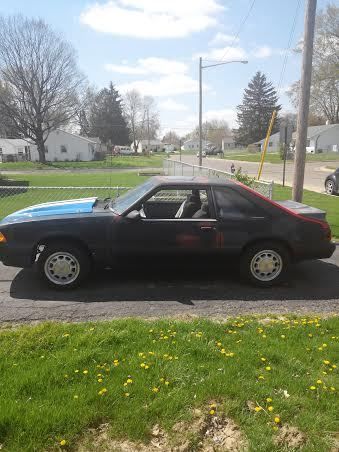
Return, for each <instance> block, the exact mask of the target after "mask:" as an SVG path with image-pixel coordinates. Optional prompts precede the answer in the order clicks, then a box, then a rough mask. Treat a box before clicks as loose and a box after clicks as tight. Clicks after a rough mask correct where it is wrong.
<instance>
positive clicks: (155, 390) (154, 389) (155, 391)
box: [152, 386, 159, 394]
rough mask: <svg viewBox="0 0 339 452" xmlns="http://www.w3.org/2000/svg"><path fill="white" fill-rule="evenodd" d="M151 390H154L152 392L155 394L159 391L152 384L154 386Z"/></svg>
mask: <svg viewBox="0 0 339 452" xmlns="http://www.w3.org/2000/svg"><path fill="white" fill-rule="evenodd" d="M152 392H154V393H155V394H156V393H157V392H159V388H157V387H156V386H154V388H152Z"/></svg>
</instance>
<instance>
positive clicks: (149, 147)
mask: <svg viewBox="0 0 339 452" xmlns="http://www.w3.org/2000/svg"><path fill="white" fill-rule="evenodd" d="M147 140H148V142H147V150H148V152H147V154H150V153H151V146H150V145H151V140H150V135H149V107H147Z"/></svg>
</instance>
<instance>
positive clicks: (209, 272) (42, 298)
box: [0, 246, 339, 322]
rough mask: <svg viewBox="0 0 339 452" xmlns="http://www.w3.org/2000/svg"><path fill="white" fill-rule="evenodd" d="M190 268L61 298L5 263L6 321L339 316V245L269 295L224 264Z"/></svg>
mask: <svg viewBox="0 0 339 452" xmlns="http://www.w3.org/2000/svg"><path fill="white" fill-rule="evenodd" d="M185 265H186V266H184V265H183V264H182V265H181V266H180V264H170V263H169V264H168V267H167V268H164V267H161V268H159V266H158V265H156V263H153V264H152V263H150V264H149V265H145V263H144V262H140V263H139V262H136V263H135V264H134V267H131V266H130V265H127V266H124V268H121V269H120V270H119V271H105V272H102V273H101V274H99V275H96V276H94V277H93V278H92V280H91V281H89V282H88V283H87V284H86V286H84V287H83V288H81V289H78V290H75V291H71V292H58V291H54V290H50V289H46V288H44V287H42V286H41V285H40V283H39V282H38V280H37V279H36V277H35V275H34V273H33V271H32V270H18V269H14V268H9V267H4V266H1V264H0V322H32V321H41V320H65V321H82V320H99V319H101V320H102V319H112V318H117V317H143V318H155V317H165V316H176V317H183V318H186V317H191V316H206V317H211V318H225V317H227V316H233V315H237V314H257V313H259V314H263V313H282V314H285V313H296V314H306V313H314V312H316V313H323V314H328V313H339V246H338V248H337V251H336V252H335V254H334V256H333V257H332V258H331V259H329V260H323V261H313V262H305V263H302V264H299V265H297V266H295V267H294V268H293V269H292V271H291V280H290V282H289V283H288V284H286V285H284V286H281V287H278V288H273V289H265V290H263V289H258V288H254V287H251V286H247V285H245V284H243V283H241V281H239V278H238V275H237V274H236V273H235V272H234V270H232V269H229V268H227V267H225V266H224V265H222V264H216V265H214V267H209V268H208V269H207V268H205V267H202V266H201V265H197V264H194V263H192V265H187V263H185ZM136 275H137V276H136Z"/></svg>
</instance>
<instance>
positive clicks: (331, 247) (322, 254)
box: [296, 242, 337, 260]
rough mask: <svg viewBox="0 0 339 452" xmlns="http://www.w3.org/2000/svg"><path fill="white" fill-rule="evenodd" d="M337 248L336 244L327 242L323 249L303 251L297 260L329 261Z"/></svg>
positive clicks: (313, 248)
mask: <svg viewBox="0 0 339 452" xmlns="http://www.w3.org/2000/svg"><path fill="white" fill-rule="evenodd" d="M336 247H337V245H336V244H335V243H334V242H327V243H326V244H322V246H321V247H317V248H315V247H310V249H307V250H303V251H302V252H301V253H298V255H297V256H296V257H297V260H308V259H328V258H330V257H331V256H332V254H333V253H334V251H335V250H336Z"/></svg>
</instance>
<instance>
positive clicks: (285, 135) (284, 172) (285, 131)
mask: <svg viewBox="0 0 339 452" xmlns="http://www.w3.org/2000/svg"><path fill="white" fill-rule="evenodd" d="M287 128H288V121H286V124H285V126H284V129H285V130H284V167H283V187H285V177H286V159H287Z"/></svg>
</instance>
